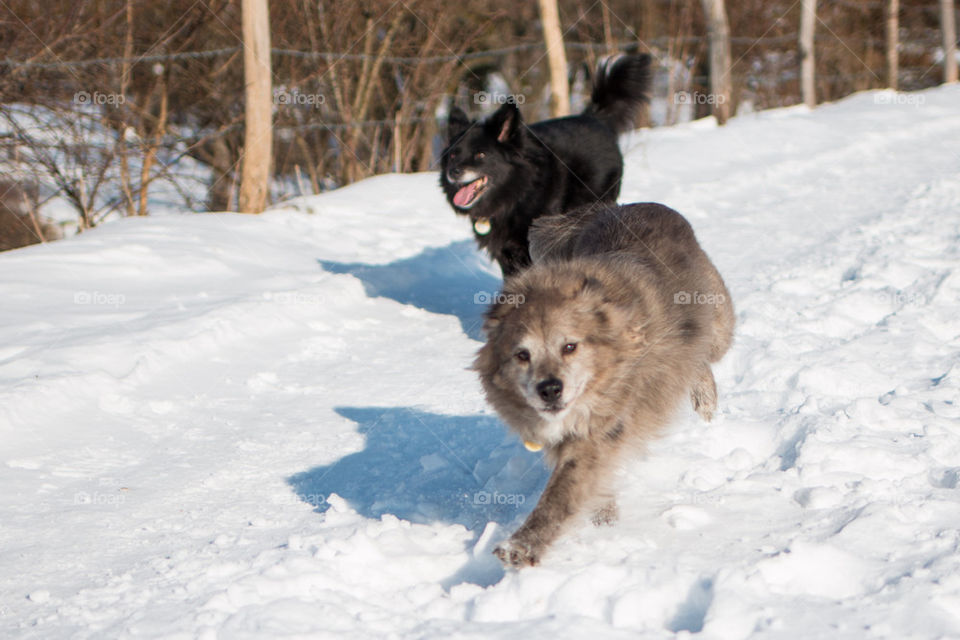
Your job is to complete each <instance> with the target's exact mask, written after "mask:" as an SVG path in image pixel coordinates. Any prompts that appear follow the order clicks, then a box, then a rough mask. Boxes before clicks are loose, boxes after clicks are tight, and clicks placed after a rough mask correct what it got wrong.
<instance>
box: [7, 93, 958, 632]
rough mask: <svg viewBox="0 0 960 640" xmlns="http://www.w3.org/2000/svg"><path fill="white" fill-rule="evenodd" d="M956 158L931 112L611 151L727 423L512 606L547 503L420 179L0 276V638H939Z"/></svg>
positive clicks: (197, 220)
mask: <svg viewBox="0 0 960 640" xmlns="http://www.w3.org/2000/svg"><path fill="white" fill-rule="evenodd" d="M906 98H912V99H911V100H907V99H906ZM958 140H960V87H957V86H954V87H945V88H939V89H935V90H930V91H927V92H925V93H922V94H918V95H915V96H906V97H904V96H898V95H896V94H892V93H883V92H879V93H878V92H873V93H864V94H859V95H855V96H853V97H851V98H849V99H846V100H844V101H842V102H840V103H837V104H832V105H825V106H822V107H820V108H818V109H817V110H816V111H814V112H809V111H807V110H805V109H802V108H792V109H785V110H779V111H769V112H762V113H758V114H754V115H750V116H747V117H741V118H737V119H734V120H733V121H731V122H730V123H729V124H728V126H726V127H723V128H716V127H713V126H710V125H709V123H705V122H697V123H690V124H688V125H683V126H681V127H677V128H674V129H665V130H653V131H643V132H638V133H636V134H634V135H633V136H631V137H630V138H629V139H627V140H624V145H625V148H628V149H629V153H628V156H627V171H626V177H625V180H624V189H623V193H622V197H621V199H622V201H624V202H630V201H639V200H654V201H660V202H664V203H666V204H669V205H671V206H673V207H674V208H676V209H678V210H679V211H681V212H682V213H684V214H685V215H686V216H688V218H689V219H690V221H691V222H692V223H693V226H694V228H695V229H696V231H697V234H698V236H699V238H700V240H701V242H702V244H703V245H704V247H705V248H706V249H707V251H708V253H709V254H710V255H711V256H712V257H713V259H714V261H715V262H716V264H717V266H718V267H719V269H720V271H721V273H722V274H723V275H724V277H725V278H726V280H727V283H728V285H729V287H730V289H731V292H732V294H733V296H734V301H735V304H736V307H737V311H738V320H739V325H738V329H737V339H736V343H735V345H734V347H733V349H732V350H731V352H730V353H729V354H728V355H727V357H726V358H725V360H724V361H723V362H722V363H720V365H719V366H718V367H717V371H716V373H717V382H718V386H719V388H720V397H721V412H720V414H719V415H718V417H717V418H716V419H715V421H714V423H712V424H709V425H708V424H704V423H702V422H700V421H699V419H698V418H697V417H696V415H695V414H693V413H692V411H685V412H684V413H682V414H681V415H679V416H677V419H676V421H675V424H674V426H673V428H672V430H671V431H670V432H669V433H668V434H666V435H665V436H664V437H663V438H662V439H661V440H659V441H657V442H656V443H655V444H654V445H653V446H651V448H650V451H649V453H648V454H647V455H646V457H645V458H644V459H642V460H637V461H636V463H635V464H634V465H632V466H631V468H630V469H628V470H627V472H626V473H625V474H624V476H623V478H622V485H623V490H622V497H621V510H622V519H621V521H620V522H619V523H618V524H617V525H615V526H614V527H610V528H600V529H596V528H592V527H590V526H584V527H582V528H580V529H578V530H576V531H573V532H571V533H570V534H569V535H568V536H566V537H564V538H563V539H562V540H561V541H560V542H559V543H558V544H557V545H556V547H555V548H554V549H553V550H552V552H551V553H550V554H549V555H548V556H546V557H545V559H544V562H543V565H542V566H540V567H537V568H532V569H526V570H523V571H521V572H510V573H506V574H505V573H504V572H503V570H502V569H501V568H500V567H499V565H498V563H497V561H496V560H495V558H493V557H492V556H491V555H490V549H491V548H492V546H493V545H494V544H495V543H496V542H497V541H499V540H500V539H502V538H503V537H504V536H506V535H508V534H509V533H510V531H511V530H512V529H513V528H514V527H515V526H517V524H518V523H519V522H521V521H522V519H523V518H524V516H525V514H526V513H527V512H528V511H529V510H530V509H531V508H532V507H533V504H534V503H535V501H536V499H537V496H538V495H539V491H540V489H541V488H542V486H543V483H544V481H545V478H546V474H547V472H546V470H545V469H544V468H543V466H542V465H541V463H540V459H539V454H533V453H529V452H527V451H526V450H525V449H523V447H522V446H521V445H520V444H519V443H518V442H517V440H516V439H515V438H514V437H512V436H510V435H509V434H508V433H507V432H506V431H505V429H504V428H503V426H502V424H501V423H500V422H499V421H498V420H497V419H496V418H495V417H494V416H493V415H492V413H491V412H490V411H489V409H487V408H486V406H485V404H484V402H483V399H482V397H481V394H480V389H479V384H478V382H477V380H476V378H475V375H474V374H473V373H472V372H471V371H469V370H468V366H469V364H470V362H471V360H472V357H473V354H474V353H475V351H476V349H477V348H478V346H479V342H477V340H479V339H481V336H480V333H479V329H478V327H479V321H480V314H481V312H482V310H483V309H484V305H483V303H484V302H486V301H487V300H488V299H489V296H490V294H492V293H494V292H495V291H496V290H497V288H498V286H499V284H500V282H499V278H498V276H497V271H496V269H495V268H493V267H492V266H491V265H489V264H488V263H487V261H486V260H485V258H484V257H483V256H481V255H479V254H478V253H477V252H476V251H475V249H474V246H473V242H472V240H471V238H470V233H469V228H468V226H467V224H466V223H465V222H464V221H463V220H461V219H457V218H455V217H454V216H453V215H452V213H451V212H450V211H449V209H448V207H447V205H446V204H445V203H444V201H443V199H442V198H441V195H440V190H439V188H438V186H437V184H436V182H437V179H436V175H435V174H420V175H409V176H396V175H390V176H381V177H378V178H374V179H370V180H367V181H364V182H363V183H360V184H356V185H354V186H351V187H347V188H344V189H341V190H338V191H335V192H331V193H329V194H326V195H323V196H317V197H312V198H306V199H302V200H298V201H292V202H289V203H286V204H285V205H283V206H281V207H278V208H276V209H275V210H274V211H272V212H270V213H267V214H265V215H262V216H259V217H250V216H242V215H233V214H209V215H184V216H165V217H160V218H146V219H126V220H121V221H118V222H114V223H110V224H108V225H105V226H103V227H101V228H98V229H97V230H95V231H93V232H90V233H86V234H83V235H82V236H79V237H76V238H73V239H70V240H68V241H63V242H59V243H53V244H49V245H45V246H36V247H31V248H27V249H23V250H18V251H14V252H9V253H6V254H3V255H0V442H2V444H0V486H2V488H3V491H2V492H0V636H2V637H27V638H61V637H63V638H65V637H71V638H73V637H79V638H85V637H133V636H137V637H165V638H166V637H182V638H193V637H202V638H215V637H218V638H254V637H264V638H266V637H315V638H337V639H342V638H388V637H392V638H525V639H533V638H555V637H583V638H599V637H604V638H608V637H609V638H618V637H623V638H634V637H637V636H638V635H642V636H643V637H649V638H659V637H664V638H668V637H689V636H690V635H694V634H695V635H700V636H702V637H704V638H723V639H727V638H745V637H748V636H752V637H758V638H907V637H910V638H931V639H932V638H945V637H960V490H958V486H957V485H958V480H960V406H958V404H957V400H958V396H960V393H958V388H960V145H958V144H957V141H958Z"/></svg>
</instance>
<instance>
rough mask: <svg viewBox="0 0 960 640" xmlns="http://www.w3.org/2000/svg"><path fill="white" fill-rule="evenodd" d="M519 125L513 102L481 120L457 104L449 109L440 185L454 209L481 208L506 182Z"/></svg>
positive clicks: (518, 144)
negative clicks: (468, 114)
mask: <svg viewBox="0 0 960 640" xmlns="http://www.w3.org/2000/svg"><path fill="white" fill-rule="evenodd" d="M520 124H521V120H520V111H519V110H518V109H517V106H516V105H514V104H505V105H503V106H502V107H500V108H499V109H498V110H497V111H496V113H494V114H493V115H492V116H490V117H489V118H487V119H486V120H485V121H483V122H477V121H471V120H470V119H469V118H467V114H465V113H464V112H463V111H462V110H460V109H459V108H458V107H454V108H453V109H452V110H451V112H450V118H449V121H448V125H447V148H446V149H444V151H443V159H442V163H441V174H440V185H441V186H442V187H443V190H444V192H445V193H446V194H447V200H448V201H449V202H450V204H451V206H453V208H454V209H455V210H456V211H458V212H459V213H468V212H470V211H471V210H472V209H474V208H475V207H476V208H477V209H482V208H483V206H482V203H483V201H484V199H486V200H488V201H489V200H493V199H494V198H493V197H492V196H491V194H492V193H494V192H496V191H497V189H498V188H500V187H502V186H504V185H505V184H506V183H507V182H508V181H509V178H510V171H511V168H512V164H513V163H512V158H514V157H515V156H516V154H517V153H518V152H519V150H520V148H521V146H522V140H523V136H522V135H521V129H520ZM474 213H476V212H474ZM481 215H482V214H481Z"/></svg>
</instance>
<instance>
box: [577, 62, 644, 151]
mask: <svg viewBox="0 0 960 640" xmlns="http://www.w3.org/2000/svg"><path fill="white" fill-rule="evenodd" d="M650 78H651V73H650V56H649V54H646V53H643V54H637V55H619V56H611V57H609V58H606V59H605V60H603V61H601V62H600V64H599V65H598V66H597V75H596V77H595V78H594V80H593V94H592V95H591V96H590V105H589V106H588V107H587V108H586V109H585V110H584V114H585V115H586V114H591V115H593V116H596V117H597V118H599V119H600V120H602V121H603V122H605V123H606V124H607V126H609V127H610V128H611V129H613V130H614V131H615V132H616V133H617V134H621V133H624V132H626V131H630V130H632V129H633V128H634V127H635V126H636V125H635V123H636V118H637V113H638V112H639V111H640V107H641V106H643V104H644V103H646V102H649V100H650V95H649V91H650Z"/></svg>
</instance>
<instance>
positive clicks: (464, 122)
mask: <svg viewBox="0 0 960 640" xmlns="http://www.w3.org/2000/svg"><path fill="white" fill-rule="evenodd" d="M469 128H470V118H468V117H467V114H466V113H464V112H463V109H461V108H460V107H454V108H452V109H451V110H450V115H449V116H448V117H447V139H448V140H450V141H451V142H453V141H454V140H456V139H457V138H459V137H460V136H461V135H463V132H464V131H466V130H467V129H469Z"/></svg>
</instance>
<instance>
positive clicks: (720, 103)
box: [701, 0, 733, 124]
mask: <svg viewBox="0 0 960 640" xmlns="http://www.w3.org/2000/svg"><path fill="white" fill-rule="evenodd" d="M701 1H702V3H703V12H704V14H705V17H706V19H707V35H708V36H709V41H710V93H711V96H710V97H711V98H712V99H713V102H712V106H713V115H714V117H716V119H717V122H719V123H720V124H724V123H725V122H726V121H727V120H728V119H729V118H730V108H731V105H730V101H731V99H732V98H733V90H732V86H733V80H732V78H731V74H732V73H733V62H732V56H731V54H730V23H729V21H728V20H727V10H726V8H725V7H724V4H723V0H701Z"/></svg>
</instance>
